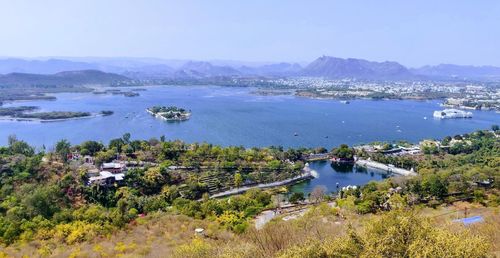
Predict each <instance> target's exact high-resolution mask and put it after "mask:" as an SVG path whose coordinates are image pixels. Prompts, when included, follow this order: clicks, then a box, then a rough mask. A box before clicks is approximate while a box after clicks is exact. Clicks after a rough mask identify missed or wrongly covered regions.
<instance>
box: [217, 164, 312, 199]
mask: <svg viewBox="0 0 500 258" xmlns="http://www.w3.org/2000/svg"><path fill="white" fill-rule="evenodd" d="M313 174H314V171H313V170H311V169H310V168H309V164H306V166H305V167H304V169H303V170H302V173H301V174H300V175H298V176H295V177H292V178H289V179H285V180H282V181H277V182H272V183H267V184H257V185H252V186H243V187H239V188H234V189H231V190H228V191H224V192H220V193H216V194H214V195H212V196H210V198H220V197H224V196H229V195H234V194H240V193H244V192H246V191H248V190H250V189H253V188H269V187H275V186H280V185H288V184H291V183H295V182H297V181H301V180H306V179H310V178H313V177H314V176H313Z"/></svg>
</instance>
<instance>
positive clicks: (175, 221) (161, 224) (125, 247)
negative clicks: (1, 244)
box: [0, 204, 500, 258]
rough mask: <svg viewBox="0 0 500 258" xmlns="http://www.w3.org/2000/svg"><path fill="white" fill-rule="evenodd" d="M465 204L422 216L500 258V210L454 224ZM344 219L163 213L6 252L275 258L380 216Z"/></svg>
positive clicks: (480, 210) (478, 211) (321, 211)
mask: <svg viewBox="0 0 500 258" xmlns="http://www.w3.org/2000/svg"><path fill="white" fill-rule="evenodd" d="M463 205H465V204H457V205H455V206H448V207H442V208H439V209H428V208H423V209H421V210H420V211H419V212H420V213H421V214H423V215H425V216H428V217H431V218H432V221H433V222H434V223H435V224H436V226H444V227H447V228H449V229H450V230H452V231H454V230H457V231H458V230H468V231H469V232H470V233H471V234H478V235H486V236H487V238H488V239H490V240H491V250H492V253H493V255H495V254H496V255H497V256H499V255H500V230H499V228H500V216H499V211H500V210H499V209H498V208H484V207H477V206H468V208H469V209H470V213H469V214H470V216H474V215H482V216H483V217H484V218H485V222H484V223H480V224H477V225H473V226H469V227H464V226H462V225H460V224H458V223H454V222H451V221H452V220H453V219H455V218H456V216H457V212H456V211H457V210H458V211H459V212H460V210H461V209H462V208H463ZM467 205H468V204H467ZM343 216H346V217H347V219H345V220H344V219H342V218H341V217H339V216H337V215H336V214H335V212H333V211H332V210H331V209H326V208H325V207H324V206H323V207H320V208H316V209H314V210H313V211H309V212H308V213H307V214H306V215H304V217H302V218H299V219H297V220H292V221H287V222H285V221H283V220H281V219H279V218H278V219H276V220H273V221H272V222H270V223H269V224H267V225H266V226H265V227H264V228H263V229H262V230H255V229H253V228H250V229H249V230H248V231H247V232H245V233H244V234H242V235H235V234H233V233H231V232H228V231H226V230H223V229H221V228H220V227H219V226H218V225H217V224H216V223H215V222H212V221H209V220H195V219H192V218H189V217H186V216H183V215H172V214H164V213H163V214H161V213H159V214H150V215H148V216H147V217H146V218H142V219H138V220H137V221H136V222H135V223H132V224H131V225H129V226H128V227H127V228H126V229H125V230H122V231H119V232H116V233H115V234H112V235H109V236H106V237H100V238H98V239H95V240H93V241H91V242H85V243H81V244H77V245H71V246H69V245H61V244H60V243H55V242H51V241H47V242H32V243H25V244H17V245H14V246H9V247H7V248H5V249H4V250H3V251H4V252H5V253H6V254H8V257H23V256H27V257H43V256H46V257H242V258H243V257H249V258H259V257H273V256H276V255H277V254H279V253H281V252H282V251H283V250H284V249H288V248H291V247H294V246H300V245H303V244H304V243H308V242H311V240H316V241H317V240H319V241H329V240H331V239H334V238H337V237H340V236H344V235H345V232H346V228H347V226H348V225H352V226H353V227H354V228H357V229H361V228H363V225H364V224H366V221H370V220H371V219H372V218H373V217H374V216H378V215H366V216H358V215H355V214H352V213H344V214H343ZM198 227H201V228H204V229H205V232H206V237H205V238H200V239H198V237H196V236H195V235H194V229H195V228H198ZM197 239H198V240H197ZM0 257H2V256H1V255H0Z"/></svg>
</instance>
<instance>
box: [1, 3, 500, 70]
mask: <svg viewBox="0 0 500 258" xmlns="http://www.w3.org/2000/svg"><path fill="white" fill-rule="evenodd" d="M0 35H1V36H0V56H22V57H37V56H105V57H117V56H127V57H159V58H173V59H199V60H210V59H232V60H246V61H311V60H313V59H315V58H316V57H318V56H320V55H332V56H338V57H357V58H365V59H369V60H375V61H383V60H394V61H399V62H401V63H402V64H405V65H409V66H419V65H423V64H438V63H457V64H474V65H498V66H500V1H497V0H491V1H487V0H484V1H483V0H429V1H427V0H418V1H416V0H415V1H402V0H397V1H383V0H380V1H370V0H366V1H356V0H345V1H319V0H308V1H306V0H304V1H284V0H282V1H279V0H261V1H259V0H257V1H256V0H248V1H243V0H199V1H195V0H178V1H160V0H158V1H155V0H142V1H139V0H130V1H128V0H69V1H68V0H43V1H39V0H32V1H23V0H0Z"/></svg>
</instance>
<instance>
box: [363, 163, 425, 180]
mask: <svg viewBox="0 0 500 258" xmlns="http://www.w3.org/2000/svg"><path fill="white" fill-rule="evenodd" d="M356 165H359V166H362V167H372V168H376V169H381V170H385V171H387V172H390V173H394V174H398V175H402V176H416V175H417V173H415V172H414V171H413V170H407V169H403V168H397V167H395V166H392V165H386V164H383V163H379V162H375V161H373V160H364V159H358V160H356Z"/></svg>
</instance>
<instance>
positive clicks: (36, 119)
mask: <svg viewBox="0 0 500 258" xmlns="http://www.w3.org/2000/svg"><path fill="white" fill-rule="evenodd" d="M101 116H105V115H103V114H92V115H90V116H81V117H68V118H58V119H40V118H20V117H8V116H2V117H0V121H12V122H39V123H54V122H64V121H71V120H80V119H90V118H96V117H101Z"/></svg>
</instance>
